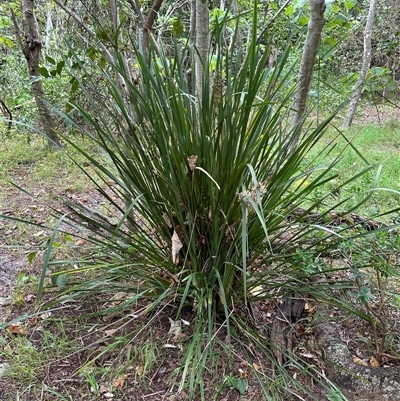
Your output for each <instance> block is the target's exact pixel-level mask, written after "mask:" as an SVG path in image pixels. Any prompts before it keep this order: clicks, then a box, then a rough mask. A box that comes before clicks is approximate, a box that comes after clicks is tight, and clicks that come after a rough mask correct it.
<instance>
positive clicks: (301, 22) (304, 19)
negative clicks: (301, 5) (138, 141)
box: [297, 15, 310, 26]
mask: <svg viewBox="0 0 400 401" xmlns="http://www.w3.org/2000/svg"><path fill="white" fill-rule="evenodd" d="M309 19H310V18H309V17H308V16H307V15H302V16H301V17H300V18H299V20H298V22H297V23H298V24H299V25H300V26H304V25H307V24H308V21H309Z"/></svg>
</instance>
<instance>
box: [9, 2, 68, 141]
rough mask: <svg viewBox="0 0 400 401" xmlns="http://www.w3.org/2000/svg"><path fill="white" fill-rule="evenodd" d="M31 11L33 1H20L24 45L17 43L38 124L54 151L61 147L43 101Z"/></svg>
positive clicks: (38, 45) (37, 36)
mask: <svg viewBox="0 0 400 401" xmlns="http://www.w3.org/2000/svg"><path fill="white" fill-rule="evenodd" d="M33 10H34V1H33V0H23V1H22V24H23V30H24V35H25V43H24V44H23V42H22V39H18V41H19V42H20V43H21V44H23V49H22V50H23V52H24V55H25V58H26V61H27V63H28V70H29V76H30V79H31V85H32V92H33V96H34V98H35V102H36V106H37V109H38V114H39V120H40V123H41V125H42V128H43V131H44V133H45V134H46V136H47V138H48V145H49V147H50V148H52V149H56V148H60V147H61V142H60V139H59V137H58V135H57V133H56V131H55V129H54V125H53V121H52V118H51V115H50V110H49V108H48V107H47V104H46V103H45V101H44V91H43V86H42V81H41V80H40V73H39V59H40V52H41V49H42V41H41V38H40V34H39V28H38V23H37V21H36V17H35V14H34V11H33ZM13 21H14V25H15V30H16V33H17V35H19V28H18V24H17V21H16V19H15V16H13ZM19 36H21V35H19Z"/></svg>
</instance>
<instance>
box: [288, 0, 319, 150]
mask: <svg viewBox="0 0 400 401" xmlns="http://www.w3.org/2000/svg"><path fill="white" fill-rule="evenodd" d="M309 5H310V21H309V23H308V31H307V37H306V41H305V43H304V48H303V56H302V59H301V64H300V71H299V76H298V80H297V87H296V97H295V101H294V104H293V112H292V116H291V128H293V127H295V125H296V124H297V123H298V122H299V121H300V120H301V119H302V118H303V116H304V112H305V111H306V103H307V99H308V93H309V91H310V86H311V81H312V77H313V73H314V66H315V60H316V58H317V53H318V48H319V43H320V41H321V33H322V28H323V26H324V24H325V19H324V11H325V0H309ZM299 140H300V131H298V134H297V135H296V137H295V138H292V139H291V144H290V147H289V149H290V152H289V153H293V152H294V150H295V149H296V147H297V145H298V143H299Z"/></svg>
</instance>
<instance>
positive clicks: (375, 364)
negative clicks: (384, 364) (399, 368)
mask: <svg viewBox="0 0 400 401" xmlns="http://www.w3.org/2000/svg"><path fill="white" fill-rule="evenodd" d="M369 364H370V365H371V366H373V367H375V368H379V367H380V366H381V364H380V363H379V362H378V361H377V359H376V358H375V357H373V356H371V358H370V359H369Z"/></svg>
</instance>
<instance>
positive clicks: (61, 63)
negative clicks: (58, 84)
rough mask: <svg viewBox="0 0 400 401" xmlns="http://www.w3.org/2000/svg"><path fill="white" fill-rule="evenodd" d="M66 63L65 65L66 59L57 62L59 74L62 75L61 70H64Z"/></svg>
mask: <svg viewBox="0 0 400 401" xmlns="http://www.w3.org/2000/svg"><path fill="white" fill-rule="evenodd" d="M64 65H65V61H64V60H61V61H60V62H59V63H58V64H57V68H56V70H57V74H58V75H61V71H62V69H63V68H64Z"/></svg>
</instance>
